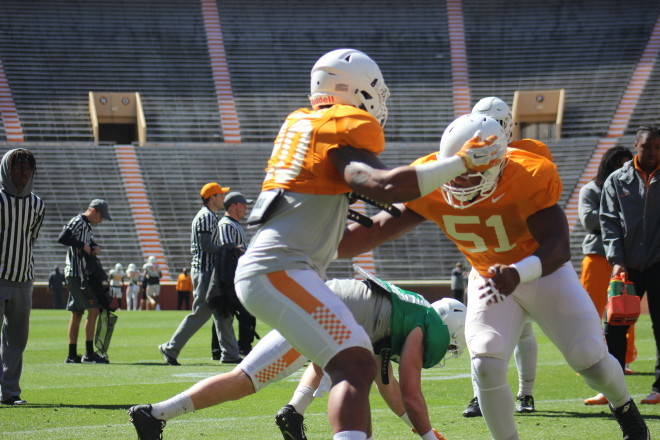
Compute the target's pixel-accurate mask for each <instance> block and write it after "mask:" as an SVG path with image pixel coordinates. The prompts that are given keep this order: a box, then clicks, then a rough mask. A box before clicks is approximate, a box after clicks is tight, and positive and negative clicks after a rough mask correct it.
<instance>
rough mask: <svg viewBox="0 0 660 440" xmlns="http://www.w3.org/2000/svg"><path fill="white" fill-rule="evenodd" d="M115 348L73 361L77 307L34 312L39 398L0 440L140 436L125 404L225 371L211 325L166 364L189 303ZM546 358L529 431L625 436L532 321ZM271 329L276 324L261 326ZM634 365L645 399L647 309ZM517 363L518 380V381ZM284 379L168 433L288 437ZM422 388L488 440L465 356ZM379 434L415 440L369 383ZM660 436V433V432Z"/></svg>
mask: <svg viewBox="0 0 660 440" xmlns="http://www.w3.org/2000/svg"><path fill="white" fill-rule="evenodd" d="M118 313H119V321H118V323H117V327H116V329H115V335H114V338H113V341H112V346H111V348H110V359H111V362H112V363H111V364H110V365H93V364H82V365H79V364H64V363H63V361H64V358H65V357H66V354H67V336H66V327H67V323H68V319H69V314H68V312H65V311H51V310H34V311H33V312H32V318H31V329H30V340H29V343H28V348H27V350H26V352H25V356H24V368H23V377H22V380H21V385H22V387H23V392H22V397H23V398H24V399H26V400H27V401H28V402H29V403H30V405H29V406H25V407H7V406H0V439H2V440H5V439H6V440H9V439H11V440H20V439H30V440H41V439H134V438H136V437H137V436H136V435H135V433H134V430H133V427H132V425H131V424H130V423H129V422H128V416H127V415H126V409H127V408H128V407H129V406H131V405H133V404H137V403H152V402H155V401H160V400H163V399H165V398H168V397H171V396H173V395H174V394H176V393H178V392H180V391H182V390H184V389H186V388H187V387H189V386H190V385H192V384H193V383H195V382H197V381H198V380H200V379H202V378H204V377H207V376H210V375H213V374H217V373H221V372H225V371H229V370H230V369H231V366H222V365H219V364H218V363H217V362H214V361H212V360H211V358H210V339H211V337H210V323H209V324H207V326H205V327H204V328H203V329H202V330H200V332H198V333H197V335H195V337H194V338H193V339H192V340H191V341H190V342H189V344H188V345H187V346H186V348H185V349H184V351H183V353H182V354H181V356H180V357H179V361H180V362H181V363H182V364H183V365H182V366H181V367H171V366H169V365H166V364H164V362H163V359H162V357H161V356H160V353H159V352H158V350H157V345H158V344H159V343H162V342H164V341H166V340H167V339H168V338H169V337H170V335H171V334H172V332H173V331H174V329H175V328H176V326H177V325H178V324H179V322H180V320H181V318H182V317H183V316H184V312H177V311H164V312H126V311H120V312H118ZM535 330H536V335H537V338H538V340H539V366H538V371H537V381H536V389H535V393H534V395H535V398H536V406H537V409H538V412H537V413H535V414H533V415H516V422H517V423H518V426H519V432H520V435H521V438H523V439H553V440H556V439H597V440H604V439H613V440H614V439H621V434H620V431H619V428H618V426H617V424H616V422H615V421H614V419H613V418H612V417H611V416H610V414H609V410H608V409H607V408H605V407H587V406H584V405H583V404H582V399H583V398H586V397H590V396H592V395H593V394H594V392H593V391H592V390H591V389H590V388H588V387H587V386H586V385H585V384H584V382H583V380H582V379H581V378H580V377H578V376H576V374H575V373H574V372H573V371H572V370H571V369H570V368H569V367H568V366H566V364H565V363H564V362H563V359H562V357H561V355H560V354H559V352H558V351H557V350H556V349H555V348H554V346H552V345H551V344H550V343H549V342H548V340H547V339H546V338H545V337H544V336H543V334H542V333H541V332H540V331H539V330H538V328H535ZM259 331H260V332H261V334H265V333H266V331H267V329H266V328H264V327H262V326H260V327H259ZM637 348H638V351H639V357H638V360H637V361H635V362H634V363H633V364H632V367H633V369H634V370H635V372H636V374H635V375H633V376H627V381H628V384H629V387H630V391H631V394H632V395H633V398H634V399H635V400H636V401H637V402H639V400H640V398H642V397H644V396H646V395H647V394H648V392H649V391H650V387H651V383H652V382H653V366H654V359H655V350H654V348H653V336H652V334H651V324H650V320H649V317H648V315H645V316H642V318H641V320H640V322H639V324H638V326H637ZM515 371H516V369H515V366H514V365H513V363H512V364H511V368H510V375H509V379H510V383H511V384H512V385H514V387H517V379H516V373H515ZM298 377H299V374H297V375H295V376H294V377H293V378H291V380H289V381H284V382H281V383H278V384H275V385H273V386H271V387H270V388H267V389H265V390H264V391H262V392H261V393H259V394H258V395H256V396H250V397H247V398H245V399H243V400H241V401H238V402H229V403H226V404H223V405H220V406H216V407H214V408H209V409H206V410H203V411H200V412H198V413H195V414H188V415H186V416H182V417H179V418H177V419H175V420H171V421H170V422H168V424H167V427H166V429H165V435H164V437H165V439H237V440H243V439H251V438H258V439H279V438H281V437H280V436H279V431H278V430H277V428H276V426H275V424H274V423H273V416H274V414H275V413H276V412H277V410H278V409H279V408H280V407H281V406H282V405H284V404H285V403H287V402H288V399H289V397H290V395H291V393H292V392H293V390H294V388H295V384H296V382H295V380H296V379H297V378H298ZM424 378H425V382H424V390H425V395H426V398H427V403H428V405H429V412H430V415H431V421H432V423H433V426H434V427H435V428H436V429H438V430H439V431H440V432H442V433H443V434H444V435H445V436H446V437H447V439H448V440H473V439H487V438H489V436H488V433H487V430H486V427H485V424H484V422H483V420H482V419H481V418H476V419H466V418H463V417H462V416H461V412H462V410H463V409H464V408H465V406H466V404H467V403H468V401H469V400H470V398H471V397H472V390H471V385H470V379H469V362H468V359H467V356H464V357H463V358H461V359H452V360H449V361H447V364H446V365H445V367H444V368H433V369H431V370H428V371H427V372H426V373H425V376H424ZM371 401H372V410H373V420H374V438H375V439H406V438H409V439H411V440H412V439H414V438H419V437H418V436H415V435H413V434H412V433H410V431H409V430H408V429H407V428H406V427H405V426H404V424H403V422H401V421H400V420H398V418H396V417H395V416H394V415H393V414H391V413H390V412H389V410H387V408H386V406H385V404H384V403H383V401H382V399H381V398H380V397H379V396H378V395H377V392H376V391H372V399H371ZM326 404H327V400H326V399H322V400H319V401H317V402H315V403H314V404H313V405H312V406H311V407H310V408H309V409H308V411H307V414H306V425H307V429H308V433H309V438H310V439H328V438H330V437H331V434H330V432H331V431H330V427H329V424H328V422H327V418H326V416H325V412H326ZM639 408H640V410H641V412H642V414H644V415H645V416H646V419H647V422H648V425H649V427H650V429H651V433H652V435H654V436H655V437H658V436H660V405H656V406H652V405H639ZM659 438H660V437H659Z"/></svg>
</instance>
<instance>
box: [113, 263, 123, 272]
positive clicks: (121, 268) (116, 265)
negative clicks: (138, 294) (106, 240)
mask: <svg viewBox="0 0 660 440" xmlns="http://www.w3.org/2000/svg"><path fill="white" fill-rule="evenodd" d="M115 270H116V271H120V270H124V267H123V266H122V265H121V263H117V264H115Z"/></svg>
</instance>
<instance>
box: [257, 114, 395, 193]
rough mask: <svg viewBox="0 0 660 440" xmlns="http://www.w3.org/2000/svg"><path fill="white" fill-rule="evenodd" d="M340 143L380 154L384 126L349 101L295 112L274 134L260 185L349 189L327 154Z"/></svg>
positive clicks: (323, 190)
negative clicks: (264, 173) (271, 148)
mask: <svg viewBox="0 0 660 440" xmlns="http://www.w3.org/2000/svg"><path fill="white" fill-rule="evenodd" d="M341 146H351V147H354V148H359V149H364V150H368V151H371V152H373V153H375V154H380V152H381V151H383V148H384V147H385V136H384V134H383V128H382V127H381V126H380V124H379V123H378V121H376V119H374V117H373V116H371V115H370V114H369V113H367V112H366V111H364V110H360V109H358V108H356V107H352V106H348V105H334V106H332V107H330V108H324V109H319V110H310V109H306V108H301V109H299V110H296V111H294V112H293V113H291V114H290V115H289V116H288V117H287V119H286V121H284V124H283V125H282V128H281V129H280V133H279V134H278V135H277V138H276V139H275V146H274V147H273V153H272V155H271V157H270V160H269V161H268V166H267V168H266V178H265V180H264V183H263V185H262V190H263V191H267V190H271V189H276V188H283V189H285V190H288V191H293V192H298V193H305V194H321V195H334V194H342V193H345V192H349V191H350V188H348V186H346V184H345V183H344V181H343V179H342V178H341V177H340V176H339V174H338V173H337V170H336V169H335V167H334V166H333V165H332V163H331V162H330V160H329V159H328V151H330V150H332V149H333V148H338V147H341Z"/></svg>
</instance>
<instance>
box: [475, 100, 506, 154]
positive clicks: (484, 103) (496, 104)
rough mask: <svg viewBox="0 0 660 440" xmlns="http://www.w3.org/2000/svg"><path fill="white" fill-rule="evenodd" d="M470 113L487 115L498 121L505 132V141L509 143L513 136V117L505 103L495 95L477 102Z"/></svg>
mask: <svg viewBox="0 0 660 440" xmlns="http://www.w3.org/2000/svg"><path fill="white" fill-rule="evenodd" d="M472 113H479V114H482V115H487V116H490V117H491V118H493V119H495V120H496V121H497V122H499V123H500V125H501V126H502V130H504V133H505V134H506V141H507V143H509V144H510V143H511V138H512V137H513V117H512V116H511V109H510V108H509V106H508V105H506V102H504V101H502V100H501V99H500V98H498V97H497V96H489V97H488V98H483V99H482V100H480V101H479V102H477V103H476V104H475V105H474V107H472Z"/></svg>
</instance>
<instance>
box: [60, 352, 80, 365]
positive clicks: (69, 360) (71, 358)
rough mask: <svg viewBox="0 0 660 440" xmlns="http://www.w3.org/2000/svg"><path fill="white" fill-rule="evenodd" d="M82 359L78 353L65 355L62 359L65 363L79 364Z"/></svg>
mask: <svg viewBox="0 0 660 440" xmlns="http://www.w3.org/2000/svg"><path fill="white" fill-rule="evenodd" d="M81 361H82V358H81V357H80V355H79V354H77V355H75V356H67V357H66V359H64V363H65V364H79V363H80V362H81Z"/></svg>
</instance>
